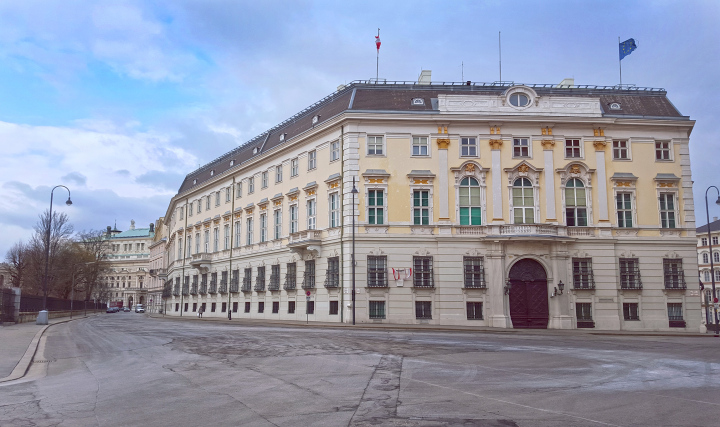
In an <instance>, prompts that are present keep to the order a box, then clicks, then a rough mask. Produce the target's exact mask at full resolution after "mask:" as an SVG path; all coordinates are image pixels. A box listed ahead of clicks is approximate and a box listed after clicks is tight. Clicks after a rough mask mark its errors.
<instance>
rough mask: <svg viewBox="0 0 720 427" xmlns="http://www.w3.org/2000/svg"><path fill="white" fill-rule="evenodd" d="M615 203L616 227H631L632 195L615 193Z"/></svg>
mask: <svg viewBox="0 0 720 427" xmlns="http://www.w3.org/2000/svg"><path fill="white" fill-rule="evenodd" d="M615 201H616V205H617V220H618V227H632V226H633V219H632V194H631V193H617V195H616V196H615Z"/></svg>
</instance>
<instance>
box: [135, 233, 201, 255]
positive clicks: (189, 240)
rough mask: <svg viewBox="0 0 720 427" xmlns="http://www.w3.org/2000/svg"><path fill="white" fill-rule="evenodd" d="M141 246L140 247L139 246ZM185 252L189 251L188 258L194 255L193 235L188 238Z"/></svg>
mask: <svg viewBox="0 0 720 427" xmlns="http://www.w3.org/2000/svg"><path fill="white" fill-rule="evenodd" d="M138 246H140V245H138ZM185 250H186V251H187V256H190V255H192V234H189V235H188V236H187V243H185Z"/></svg>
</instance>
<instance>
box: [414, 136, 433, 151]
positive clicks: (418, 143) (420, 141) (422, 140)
mask: <svg viewBox="0 0 720 427" xmlns="http://www.w3.org/2000/svg"><path fill="white" fill-rule="evenodd" d="M412 155H413V156H429V155H430V152H429V147H428V139H427V137H426V136H413V139H412Z"/></svg>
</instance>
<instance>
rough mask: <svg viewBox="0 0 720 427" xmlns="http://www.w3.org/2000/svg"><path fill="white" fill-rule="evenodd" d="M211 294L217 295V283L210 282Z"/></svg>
mask: <svg viewBox="0 0 720 427" xmlns="http://www.w3.org/2000/svg"><path fill="white" fill-rule="evenodd" d="M208 293H209V294H216V293H217V282H214V281H210V289H208Z"/></svg>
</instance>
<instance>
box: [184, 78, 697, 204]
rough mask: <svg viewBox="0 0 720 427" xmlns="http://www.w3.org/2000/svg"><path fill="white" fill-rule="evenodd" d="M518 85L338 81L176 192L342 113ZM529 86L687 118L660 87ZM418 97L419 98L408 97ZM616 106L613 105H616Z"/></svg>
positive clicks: (398, 107) (421, 106)
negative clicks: (328, 91)
mask: <svg viewBox="0 0 720 427" xmlns="http://www.w3.org/2000/svg"><path fill="white" fill-rule="evenodd" d="M515 86H519V84H515V83H506V82H502V83H472V82H470V84H468V82H465V83H432V84H429V85H421V84H418V83H417V82H382V83H380V84H377V83H375V82H368V81H355V82H352V83H350V84H349V85H346V86H341V87H340V88H339V89H338V90H337V91H335V92H333V93H332V94H330V95H328V96H326V97H325V98H323V99H321V100H320V101H318V102H316V103H314V104H312V105H311V106H309V107H307V108H305V109H304V110H302V111H300V112H299V113H297V114H295V115H294V116H292V117H290V118H289V119H287V120H285V121H283V122H282V123H280V124H278V125H277V126H275V127H273V128H271V129H269V130H267V131H266V132H264V133H262V134H261V135H258V136H256V137H255V138H253V139H251V140H250V141H247V142H246V143H245V144H243V145H241V146H240V147H238V148H235V149H234V150H232V151H230V152H228V153H225V154H223V155H222V156H220V157H218V158H217V159H215V160H213V161H211V162H210V163H208V164H206V165H204V166H202V167H200V168H199V169H197V170H195V171H193V172H191V173H189V174H188V175H187V176H186V177H185V180H184V181H183V183H182V185H181V186H180V189H179V190H178V193H183V192H185V191H187V190H189V189H191V188H192V187H194V186H196V185H199V184H202V183H203V182H205V181H207V180H209V179H210V178H211V177H214V176H217V175H220V174H222V173H224V172H227V171H228V170H230V169H234V168H237V167H238V166H239V165H241V164H243V163H245V162H247V161H249V160H250V159H252V158H253V157H255V156H258V155H260V154H262V153H264V152H266V151H268V150H271V149H273V148H275V147H277V146H279V145H282V144H286V143H288V141H290V140H292V138H294V137H297V136H299V135H301V134H302V133H304V132H307V131H308V130H311V129H312V128H313V127H315V126H318V125H319V124H321V123H322V122H325V121H327V120H329V119H331V118H333V117H335V116H337V115H339V114H341V113H343V112H353V111H358V112H359V111H368V112H383V113H406V114H407V113H409V114H412V113H413V112H419V113H420V112H421V113H424V114H433V113H439V110H438V102H437V99H438V96H439V95H494V96H499V95H502V94H503V93H505V92H506V91H507V90H508V89H510V88H512V87H515ZM523 86H526V87H530V88H532V90H534V91H535V93H537V94H538V96H546V95H553V96H573V97H583V98H589V97H592V98H599V99H600V104H601V105H600V108H601V111H602V115H603V116H606V117H648V118H668V119H676V120H677V119H680V120H688V118H687V117H686V116H682V115H681V114H680V112H679V111H678V110H677V109H676V108H675V107H674V106H673V104H672V103H671V102H670V100H668V98H667V96H666V95H667V93H666V91H665V90H664V89H653V88H637V87H631V88H628V87H622V88H618V87H617V86H589V85H574V86H570V87H558V86H557V85H547V84H535V85H534V84H528V85H523ZM414 99H422V102H419V101H418V102H417V103H415V102H413V100H414ZM612 104H617V105H614V107H616V108H614V109H612V108H611V105H612ZM618 106H619V107H620V108H617V107H618Z"/></svg>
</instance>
